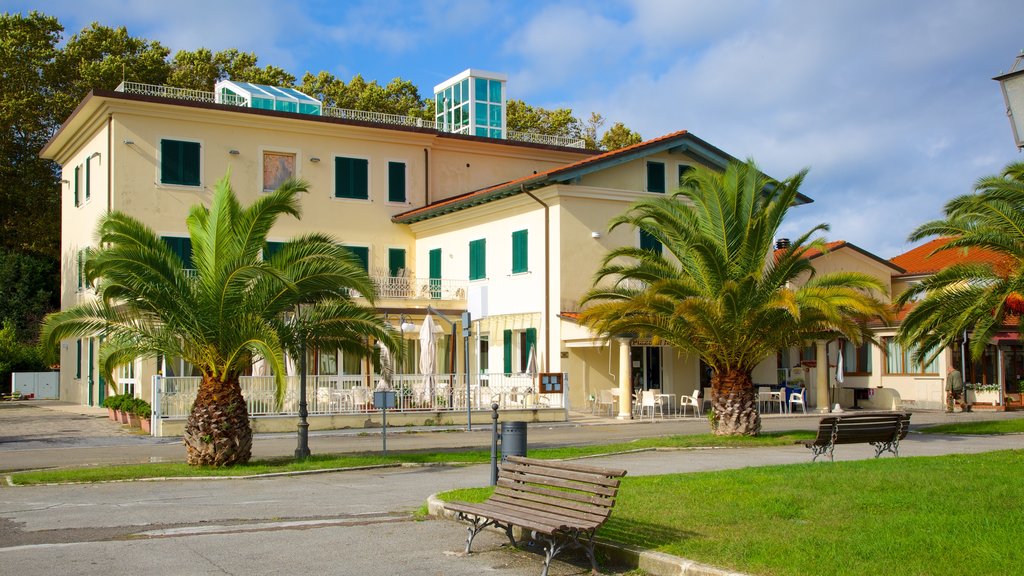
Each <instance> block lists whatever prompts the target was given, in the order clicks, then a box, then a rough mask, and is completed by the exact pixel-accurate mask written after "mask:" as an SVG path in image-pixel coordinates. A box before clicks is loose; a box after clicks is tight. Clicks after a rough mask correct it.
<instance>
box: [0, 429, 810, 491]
mask: <svg viewBox="0 0 1024 576" xmlns="http://www.w3.org/2000/svg"><path fill="white" fill-rule="evenodd" d="M813 437H814V434H813V433H811V432H805V431H795V432H778V433H765V434H762V435H761V436H759V437H757V438H749V437H719V436H712V435H711V434H695V435H686V436H664V437H658V438H642V439H638V440H634V441H632V442H622V443H616V444H600V445H588V446H562V447H554V448H530V449H529V455H530V456H531V457H534V458H546V459H565V458H581V457H585V456H596V455H601V454H612V453H616V452H624V451H629V450H645V449H656V448H675V449H678V448H696V447H751V446H779V445H788V444H792V443H793V442H794V441H796V440H801V439H808V438H813ZM490 458H491V453H490V450H465V451H457V450H453V451H443V452H426V451H416V452H391V453H390V454H388V456H386V457H385V456H381V455H379V454H375V453H367V454H343V455H338V454H333V455H332V454H327V455H314V456H312V457H310V458H308V459H306V460H303V461H297V460H295V459H294V458H281V459H274V460H255V461H252V462H250V463H248V464H244V465H241V466H233V467H230V468H210V467H193V466H188V465H187V464H184V463H159V464H133V465H123V466H94V467H88V468H68V469H53V470H37V471H31V472H17V473H14V474H12V475H11V480H12V482H14V483H15V484H51V483H62V482H102V481H110V480H139V479H144V478H178V477H204V476H250V475H254V474H269V473H280V472H299V471H308V470H326V469H334V468H354V467H359V466H377V465H387V464H395V465H397V464H403V463H408V464H428V463H450V464H456V463H465V464H480V463H484V462H489V461H490Z"/></svg>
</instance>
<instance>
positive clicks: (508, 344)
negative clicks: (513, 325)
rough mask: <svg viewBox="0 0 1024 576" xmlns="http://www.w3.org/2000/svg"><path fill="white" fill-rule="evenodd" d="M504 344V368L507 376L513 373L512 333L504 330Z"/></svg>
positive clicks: (502, 334) (502, 336)
mask: <svg viewBox="0 0 1024 576" xmlns="http://www.w3.org/2000/svg"><path fill="white" fill-rule="evenodd" d="M501 338H502V344H503V346H504V352H505V357H504V368H505V374H511V373H512V331H511V330H504V331H502V333H501Z"/></svg>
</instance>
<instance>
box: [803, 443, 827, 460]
mask: <svg viewBox="0 0 1024 576" xmlns="http://www.w3.org/2000/svg"><path fill="white" fill-rule="evenodd" d="M807 447H808V448H810V449H811V454H813V455H814V458H811V462H817V461H818V456H821V455H822V454H824V453H826V452H828V459H829V460H832V445H831V444H828V445H825V446H818V445H817V444H811V445H809V446H807Z"/></svg>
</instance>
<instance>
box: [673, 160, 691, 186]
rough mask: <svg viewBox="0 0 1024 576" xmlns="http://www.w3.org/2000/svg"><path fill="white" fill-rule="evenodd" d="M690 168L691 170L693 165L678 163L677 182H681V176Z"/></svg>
mask: <svg viewBox="0 0 1024 576" xmlns="http://www.w3.org/2000/svg"><path fill="white" fill-rule="evenodd" d="M690 170H693V166H690V165H688V164H680V165H679V181H678V182H677V184H681V183H682V182H683V176H686V173H687V172H689V171H690Z"/></svg>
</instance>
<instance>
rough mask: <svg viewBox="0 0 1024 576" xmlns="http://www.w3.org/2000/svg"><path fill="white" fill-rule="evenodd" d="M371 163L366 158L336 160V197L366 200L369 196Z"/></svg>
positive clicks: (340, 158) (341, 158)
mask: <svg viewBox="0 0 1024 576" xmlns="http://www.w3.org/2000/svg"><path fill="white" fill-rule="evenodd" d="M369 169H370V161H369V160H366V159H364V158H343V157H340V156H339V157H337V158H335V159H334V197H335V198H354V199H357V200H366V199H367V198H369V197H370V194H369V189H368V187H369V182H370V176H369Z"/></svg>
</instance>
